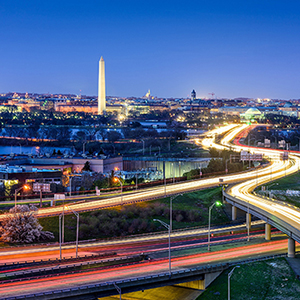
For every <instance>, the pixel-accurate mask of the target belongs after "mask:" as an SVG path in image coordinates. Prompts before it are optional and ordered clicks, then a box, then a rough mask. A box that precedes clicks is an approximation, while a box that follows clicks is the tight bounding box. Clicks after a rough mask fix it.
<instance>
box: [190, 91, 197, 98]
mask: <svg viewBox="0 0 300 300" xmlns="http://www.w3.org/2000/svg"><path fill="white" fill-rule="evenodd" d="M195 99H196V91H195V90H192V92H191V100H195Z"/></svg>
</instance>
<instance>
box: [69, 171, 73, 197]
mask: <svg viewBox="0 0 300 300" xmlns="http://www.w3.org/2000/svg"><path fill="white" fill-rule="evenodd" d="M69 178H70V197H71V196H72V177H71V176H70V177H69Z"/></svg>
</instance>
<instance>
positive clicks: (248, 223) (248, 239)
mask: <svg viewBox="0 0 300 300" xmlns="http://www.w3.org/2000/svg"><path fill="white" fill-rule="evenodd" d="M249 206H250V202H249V200H248V209H247V210H248V211H247V213H248V220H247V241H248V242H250V207H249Z"/></svg>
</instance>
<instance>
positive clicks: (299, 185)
mask: <svg viewBox="0 0 300 300" xmlns="http://www.w3.org/2000/svg"><path fill="white" fill-rule="evenodd" d="M265 187H266V191H262V190H261V187H259V188H257V189H256V190H255V192H256V193H257V194H260V195H264V196H268V195H269V192H268V191H267V190H269V191H270V192H271V194H272V197H273V198H274V199H277V200H280V201H284V202H287V203H290V204H293V205H295V206H297V207H300V197H299V196H297V195H295V196H293V195H288V194H287V193H286V191H287V190H293V191H300V173H299V172H298V173H296V174H293V175H289V176H286V177H283V178H281V179H278V180H276V181H273V182H271V183H269V184H266V185H265Z"/></svg>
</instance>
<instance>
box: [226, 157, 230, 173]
mask: <svg viewBox="0 0 300 300" xmlns="http://www.w3.org/2000/svg"><path fill="white" fill-rule="evenodd" d="M229 160H230V158H228V159H226V162H225V173H226V174H227V173H228V168H227V162H228V161H229Z"/></svg>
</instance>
